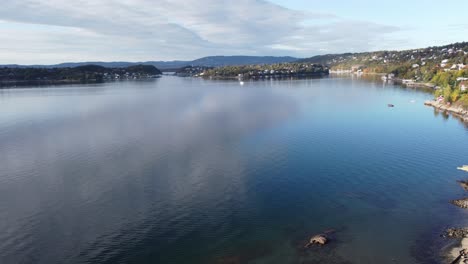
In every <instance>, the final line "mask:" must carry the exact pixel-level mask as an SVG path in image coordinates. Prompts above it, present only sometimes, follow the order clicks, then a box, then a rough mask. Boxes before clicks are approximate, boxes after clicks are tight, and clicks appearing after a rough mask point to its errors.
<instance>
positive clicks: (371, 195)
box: [0, 77, 468, 264]
mask: <svg viewBox="0 0 468 264" xmlns="http://www.w3.org/2000/svg"><path fill="white" fill-rule="evenodd" d="M429 98H431V94H428V93H426V92H423V91H418V90H410V89H405V88H401V87H399V86H393V85H383V84H382V83H381V82H372V81H367V80H360V79H351V78H326V79H314V80H284V81H261V82H246V83H245V85H244V86H240V85H239V83H237V82H229V81H208V80H207V81H205V80H200V79H190V78H186V79H184V78H176V77H164V78H161V79H159V80H155V81H151V82H120V83H108V84H99V85H79V86H63V87H45V88H44V87H43V88H40V89H10V90H0V106H1V110H0V263H2V264H3V263H6V264H9V263H47V264H54V263H176V264H178V263H181V264H182V263H184V264H186V263H214V264H226V263H229V264H236V263H369V264H370V263H372V264H374V263H418V262H420V263H431V262H434V263H437V261H441V259H440V258H438V251H437V250H438V249H439V248H438V247H439V246H440V245H439V244H437V243H439V242H440V241H438V240H440V239H438V238H437V237H438V234H439V233H440V232H441V231H442V230H443V228H444V227H445V226H446V225H452V224H466V221H465V220H464V218H466V216H467V215H466V213H465V212H464V211H463V210H461V209H458V208H454V207H453V206H451V205H450V204H449V203H448V201H449V200H451V199H455V198H460V197H461V196H463V195H464V194H463V191H462V190H461V188H459V187H458V186H457V184H456V180H458V179H463V178H466V177H467V176H468V174H466V173H465V172H463V171H458V170H456V167H457V166H461V165H463V164H468V140H467V139H468V128H467V127H466V126H465V125H463V124H462V123H460V122H459V121H458V120H456V119H454V118H451V117H447V116H444V115H442V114H437V113H436V112H434V111H433V109H432V108H428V107H425V106H423V101H424V100H426V99H429ZM388 103H393V104H395V105H396V107H395V108H388V107H387V104H388ZM327 229H334V230H335V233H333V234H332V235H331V236H332V240H331V242H330V243H329V244H328V245H327V246H325V247H323V248H317V247H313V248H311V249H310V250H304V249H303V245H304V244H305V241H306V240H307V239H308V238H309V237H310V236H311V235H314V234H317V233H320V232H323V231H324V230H327ZM442 242H444V241H442ZM436 249H437V250H436Z"/></svg>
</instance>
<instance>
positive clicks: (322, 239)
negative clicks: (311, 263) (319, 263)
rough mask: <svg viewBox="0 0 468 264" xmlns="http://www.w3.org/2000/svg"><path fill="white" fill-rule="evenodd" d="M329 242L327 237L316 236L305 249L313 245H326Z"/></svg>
mask: <svg viewBox="0 0 468 264" xmlns="http://www.w3.org/2000/svg"><path fill="white" fill-rule="evenodd" d="M327 242H328V239H327V237H326V236H325V235H323V234H321V235H315V236H313V237H311V238H310V240H309V243H307V244H306V245H305V247H309V246H311V245H313V244H318V245H321V246H323V245H325V244H326V243H327Z"/></svg>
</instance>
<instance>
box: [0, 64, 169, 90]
mask: <svg viewBox="0 0 468 264" xmlns="http://www.w3.org/2000/svg"><path fill="white" fill-rule="evenodd" d="M161 74H162V72H161V71H160V70H159V69H158V68H156V67H154V66H152V65H135V66H129V67H125V68H106V67H103V66H98V65H84V66H78V67H73V68H72V67H70V68H9V67H3V68H0V86H11V85H29V84H68V83H95V82H103V81H110V80H126V79H149V78H157V77H159V76H160V75H161Z"/></svg>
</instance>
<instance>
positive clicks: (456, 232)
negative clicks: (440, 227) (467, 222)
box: [442, 227, 468, 238]
mask: <svg viewBox="0 0 468 264" xmlns="http://www.w3.org/2000/svg"><path fill="white" fill-rule="evenodd" d="M442 236H443V237H448V238H468V227H464V228H449V229H447V230H445V233H444V234H443V235H442Z"/></svg>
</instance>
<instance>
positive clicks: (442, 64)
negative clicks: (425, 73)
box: [440, 59, 448, 68]
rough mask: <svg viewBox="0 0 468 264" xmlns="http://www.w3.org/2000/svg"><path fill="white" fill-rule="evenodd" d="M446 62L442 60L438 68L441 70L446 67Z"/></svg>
mask: <svg viewBox="0 0 468 264" xmlns="http://www.w3.org/2000/svg"><path fill="white" fill-rule="evenodd" d="M447 62H448V60H447V59H445V60H443V61H442V62H441V63H440V67H442V68H443V67H445V66H447Z"/></svg>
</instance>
